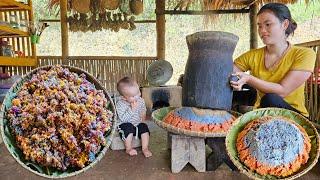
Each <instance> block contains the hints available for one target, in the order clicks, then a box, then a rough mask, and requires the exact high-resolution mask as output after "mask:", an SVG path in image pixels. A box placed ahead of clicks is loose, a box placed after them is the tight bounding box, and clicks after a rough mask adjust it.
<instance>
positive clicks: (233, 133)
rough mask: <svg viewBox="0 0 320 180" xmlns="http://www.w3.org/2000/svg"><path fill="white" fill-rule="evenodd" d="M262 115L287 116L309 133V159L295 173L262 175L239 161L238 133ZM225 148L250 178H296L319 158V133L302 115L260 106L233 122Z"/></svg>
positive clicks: (241, 170) (233, 160)
mask: <svg viewBox="0 0 320 180" xmlns="http://www.w3.org/2000/svg"><path fill="white" fill-rule="evenodd" d="M263 116H284V117H287V118H289V119H291V120H293V121H294V122H296V123H298V124H299V125H300V126H302V127H303V128H304V129H305V130H306V132H307V134H308V135H309V138H310V139H311V151H310V154H309V156H310V157H309V160H308V162H307V163H306V164H305V165H303V166H302V167H301V168H300V169H299V171H297V172H296V173H294V174H292V175H290V176H288V177H286V178H278V177H276V176H271V175H267V176H262V175H260V174H258V173H255V172H253V171H251V170H250V169H249V168H248V167H246V166H245V165H244V164H243V163H241V161H240V159H239V157H238V151H237V148H236V142H237V137H238V134H239V133H240V132H241V131H242V130H243V129H244V127H245V126H246V125H247V124H248V123H249V122H250V121H252V120H254V119H257V118H260V117H263ZM226 148H227V152H228V155H229V157H230V159H231V160H232V162H233V163H234V164H235V165H236V166H237V167H238V168H239V170H240V172H242V173H244V174H246V175H247V176H248V177H249V178H252V179H295V178H298V177H300V176H302V175H304V174H305V173H307V172H308V171H309V170H311V169H312V167H313V166H314V165H315V164H316V163H317V161H318V158H319V152H320V149H319V148H320V146H319V134H318V132H317V130H316V128H315V127H314V126H313V125H312V123H311V122H310V121H309V120H308V119H306V118H305V117H303V116H302V115H300V114H298V113H296V112H294V111H290V110H286V109H280V108H261V109H257V110H253V111H250V112H247V113H245V114H244V115H242V116H240V117H239V118H238V121H237V124H234V125H233V126H232V127H231V129H230V131H229V133H228V135H227V137H226Z"/></svg>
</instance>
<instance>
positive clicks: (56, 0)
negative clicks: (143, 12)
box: [48, 0, 314, 10]
mask: <svg viewBox="0 0 320 180" xmlns="http://www.w3.org/2000/svg"><path fill="white" fill-rule="evenodd" d="M68 1H69V2H71V1H72V0H68ZM145 1H147V2H152V1H155V0H145ZM166 1H167V2H168V3H169V4H178V3H179V2H180V1H190V2H191V4H201V7H202V9H203V10H218V9H234V8H244V7H247V6H249V5H251V4H253V3H258V5H260V6H261V5H263V4H265V3H270V2H278V3H284V4H293V3H296V2H298V1H299V0H166ZM311 1H314V0H305V3H309V2H311ZM59 5H60V0H48V9H52V8H57V7H58V6H59Z"/></svg>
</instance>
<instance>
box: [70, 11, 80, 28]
mask: <svg viewBox="0 0 320 180" xmlns="http://www.w3.org/2000/svg"><path fill="white" fill-rule="evenodd" d="M78 18H79V15H78V13H76V14H74V15H73V16H69V17H68V23H69V29H70V31H71V32H77V31H79V25H78V22H79V21H78Z"/></svg>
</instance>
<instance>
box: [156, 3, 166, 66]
mask: <svg viewBox="0 0 320 180" xmlns="http://www.w3.org/2000/svg"><path fill="white" fill-rule="evenodd" d="M164 10H165V1H164V0H156V21H157V22H156V28H157V58H158V60H159V59H162V60H164V59H165V55H166V44H165V39H166V38H165V37H166V36H165V35H166V19H165V14H164Z"/></svg>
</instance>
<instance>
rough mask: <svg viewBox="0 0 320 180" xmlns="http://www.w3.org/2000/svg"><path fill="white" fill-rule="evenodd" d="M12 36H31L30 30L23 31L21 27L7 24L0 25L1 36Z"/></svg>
mask: <svg viewBox="0 0 320 180" xmlns="http://www.w3.org/2000/svg"><path fill="white" fill-rule="evenodd" d="M9 36H10V37H11V36H29V33H28V32H25V31H21V30H19V29H15V28H12V27H10V26H6V25H0V37H9Z"/></svg>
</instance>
